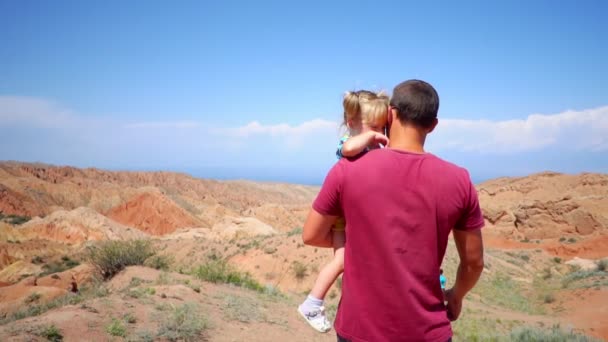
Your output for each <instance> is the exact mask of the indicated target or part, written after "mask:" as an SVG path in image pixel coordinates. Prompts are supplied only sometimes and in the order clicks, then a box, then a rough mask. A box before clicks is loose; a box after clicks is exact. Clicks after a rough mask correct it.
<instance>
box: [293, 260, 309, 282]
mask: <svg viewBox="0 0 608 342" xmlns="http://www.w3.org/2000/svg"><path fill="white" fill-rule="evenodd" d="M291 267H292V269H293V274H294V275H295V276H296V279H298V280H302V279H304V278H306V276H307V275H308V267H306V265H304V264H303V263H301V262H299V261H294V262H293V264H292V265H291Z"/></svg>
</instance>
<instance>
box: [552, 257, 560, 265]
mask: <svg viewBox="0 0 608 342" xmlns="http://www.w3.org/2000/svg"><path fill="white" fill-rule="evenodd" d="M553 261H554V262H555V263H556V264H559V263H561V262H562V258H559V257H555V258H553Z"/></svg>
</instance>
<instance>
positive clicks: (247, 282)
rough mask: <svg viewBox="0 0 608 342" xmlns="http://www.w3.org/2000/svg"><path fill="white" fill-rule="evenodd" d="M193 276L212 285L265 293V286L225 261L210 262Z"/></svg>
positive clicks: (194, 272) (200, 267) (198, 269)
mask: <svg viewBox="0 0 608 342" xmlns="http://www.w3.org/2000/svg"><path fill="white" fill-rule="evenodd" d="M192 275H194V276H195V277H197V278H199V279H201V280H205V281H208V282H212V283H226V284H233V285H236V286H241V287H245V288H248V289H251V290H255V291H258V292H264V286H262V285H261V284H260V283H258V282H257V281H256V280H255V279H253V277H252V276H251V274H249V273H247V272H241V271H238V270H235V269H234V268H233V267H232V266H230V265H229V264H228V263H227V262H226V261H225V260H209V261H208V262H207V263H205V264H203V265H201V266H199V267H198V268H196V269H195V270H194V271H193V272H192Z"/></svg>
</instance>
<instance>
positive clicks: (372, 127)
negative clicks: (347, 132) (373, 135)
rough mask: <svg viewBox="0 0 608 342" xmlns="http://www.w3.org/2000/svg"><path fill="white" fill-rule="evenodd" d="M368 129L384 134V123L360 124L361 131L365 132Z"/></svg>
mask: <svg viewBox="0 0 608 342" xmlns="http://www.w3.org/2000/svg"><path fill="white" fill-rule="evenodd" d="M369 131H374V132H378V133H382V134H384V124H381V123H367V122H363V123H362V124H361V133H365V132H369Z"/></svg>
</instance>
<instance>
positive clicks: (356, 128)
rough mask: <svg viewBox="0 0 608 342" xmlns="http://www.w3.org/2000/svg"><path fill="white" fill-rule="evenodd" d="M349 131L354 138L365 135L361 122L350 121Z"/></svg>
mask: <svg viewBox="0 0 608 342" xmlns="http://www.w3.org/2000/svg"><path fill="white" fill-rule="evenodd" d="M348 130H349V132H350V135H352V136H354V135H359V134H361V133H363V122H362V121H361V120H349V121H348Z"/></svg>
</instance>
